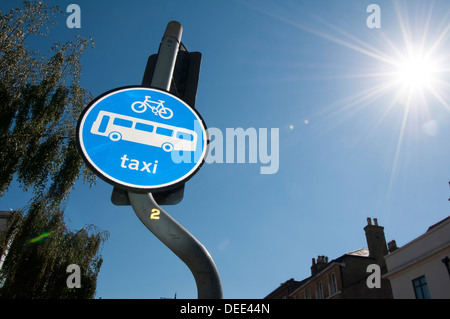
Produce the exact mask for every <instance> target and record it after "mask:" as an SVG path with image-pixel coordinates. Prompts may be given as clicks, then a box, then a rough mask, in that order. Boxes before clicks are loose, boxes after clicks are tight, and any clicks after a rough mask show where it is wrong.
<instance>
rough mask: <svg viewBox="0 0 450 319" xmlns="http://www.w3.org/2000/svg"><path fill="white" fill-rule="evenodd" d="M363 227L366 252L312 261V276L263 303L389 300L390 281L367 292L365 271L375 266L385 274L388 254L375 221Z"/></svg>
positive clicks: (287, 284)
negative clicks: (279, 301) (359, 299)
mask: <svg viewBox="0 0 450 319" xmlns="http://www.w3.org/2000/svg"><path fill="white" fill-rule="evenodd" d="M373 222H374V224H372V220H371V219H370V218H368V219H367V225H366V226H365V227H364V231H365V234H366V240H367V246H368V249H358V250H355V251H352V252H349V253H346V254H344V255H342V256H340V257H338V258H335V259H333V260H331V261H329V260H328V257H326V256H318V257H317V259H315V258H313V259H312V265H311V276H310V277H308V278H305V279H303V280H301V281H295V280H293V279H290V280H288V281H286V282H285V283H284V284H282V285H281V286H280V287H278V288H277V289H275V290H274V291H272V292H271V293H270V294H268V295H267V296H266V297H265V299H279V298H285V299H358V298H361V299H391V298H392V290H391V285H390V282H389V280H387V279H384V278H381V287H380V288H369V287H368V286H367V278H368V276H369V275H370V274H371V273H368V272H367V267H368V266H369V265H371V264H377V265H378V266H379V267H380V272H381V275H383V274H384V273H386V272H387V271H386V263H385V260H384V256H385V255H386V254H387V253H388V249H387V246H386V239H385V235H384V227H382V226H379V225H378V221H377V219H376V218H374V219H373Z"/></svg>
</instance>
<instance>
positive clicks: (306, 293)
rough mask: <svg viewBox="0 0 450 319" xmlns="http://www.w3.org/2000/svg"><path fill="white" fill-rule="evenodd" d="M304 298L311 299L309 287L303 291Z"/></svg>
mask: <svg viewBox="0 0 450 319" xmlns="http://www.w3.org/2000/svg"><path fill="white" fill-rule="evenodd" d="M305 299H311V290H309V288H308V289H306V291H305Z"/></svg>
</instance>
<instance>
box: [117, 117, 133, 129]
mask: <svg viewBox="0 0 450 319" xmlns="http://www.w3.org/2000/svg"><path fill="white" fill-rule="evenodd" d="M113 123H114V125H117V126H123V127H132V126H133V122H132V121H128V120H124V119H121V118H118V117H116V118H115V119H114V122H113Z"/></svg>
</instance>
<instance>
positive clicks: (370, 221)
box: [367, 217, 372, 225]
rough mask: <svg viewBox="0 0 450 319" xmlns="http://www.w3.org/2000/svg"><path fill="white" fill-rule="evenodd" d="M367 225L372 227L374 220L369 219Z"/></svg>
mask: <svg viewBox="0 0 450 319" xmlns="http://www.w3.org/2000/svg"><path fill="white" fill-rule="evenodd" d="M367 225H372V220H371V219H370V217H367Z"/></svg>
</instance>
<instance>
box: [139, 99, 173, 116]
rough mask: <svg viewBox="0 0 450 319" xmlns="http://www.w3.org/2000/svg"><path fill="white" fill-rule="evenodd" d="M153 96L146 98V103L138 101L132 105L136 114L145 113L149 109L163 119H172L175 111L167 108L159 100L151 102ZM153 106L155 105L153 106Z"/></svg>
mask: <svg viewBox="0 0 450 319" xmlns="http://www.w3.org/2000/svg"><path fill="white" fill-rule="evenodd" d="M150 98H151V96H148V95H147V96H145V100H144V101H136V102H134V103H133V104H131V108H132V109H133V111H135V112H136V113H144V112H145V111H147V108H150V109H151V110H152V112H153V113H154V114H155V115H158V116H160V117H161V118H163V119H166V120H168V119H170V118H171V117H172V116H173V111H172V110H171V109H169V108H168V107H165V106H164V105H163V104H164V101H162V100H158V102H155V101H152V100H150ZM152 104H153V105H152Z"/></svg>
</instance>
